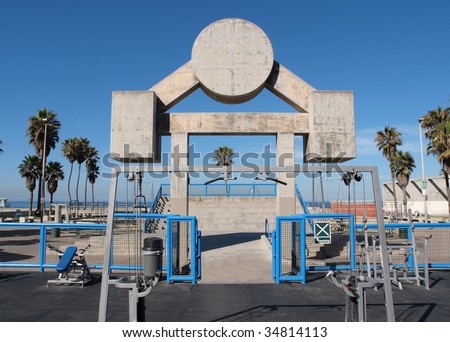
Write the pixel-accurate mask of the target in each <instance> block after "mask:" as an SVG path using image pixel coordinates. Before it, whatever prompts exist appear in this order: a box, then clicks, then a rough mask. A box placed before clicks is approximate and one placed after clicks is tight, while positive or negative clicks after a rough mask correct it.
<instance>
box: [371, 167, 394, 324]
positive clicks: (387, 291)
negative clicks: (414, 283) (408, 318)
mask: <svg viewBox="0 0 450 342" xmlns="http://www.w3.org/2000/svg"><path fill="white" fill-rule="evenodd" d="M372 185H373V194H374V199H375V208H376V213H377V223H378V234H379V239H380V254H381V255H380V258H381V267H382V272H383V282H384V286H383V287H384V299H385V304H386V319H387V321H388V322H395V313H394V301H393V298H392V286H391V275H390V270H389V260H388V252H387V247H386V231H385V229H384V218H383V209H382V205H381V203H382V202H381V194H380V179H379V176H378V169H377V168H376V167H374V168H373V170H372ZM374 258H375V254H374ZM374 266H375V267H376V264H374ZM375 272H376V271H375Z"/></svg>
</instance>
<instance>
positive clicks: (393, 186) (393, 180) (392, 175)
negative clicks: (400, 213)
mask: <svg viewBox="0 0 450 342" xmlns="http://www.w3.org/2000/svg"><path fill="white" fill-rule="evenodd" d="M391 183H392V191H393V193H394V208H395V209H394V213H395V214H397V191H396V190H395V178H394V173H393V172H392V171H391Z"/></svg>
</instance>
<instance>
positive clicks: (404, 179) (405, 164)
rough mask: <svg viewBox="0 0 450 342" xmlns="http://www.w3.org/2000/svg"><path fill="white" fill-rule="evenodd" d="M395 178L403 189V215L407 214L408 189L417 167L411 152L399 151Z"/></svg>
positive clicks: (395, 164) (395, 161)
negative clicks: (412, 173) (410, 177)
mask: <svg viewBox="0 0 450 342" xmlns="http://www.w3.org/2000/svg"><path fill="white" fill-rule="evenodd" d="M393 164H394V170H395V177H396V178H397V181H398V185H399V186H400V188H401V189H402V193H403V213H404V214H406V212H407V198H406V187H407V186H408V183H409V176H410V175H411V172H412V171H413V170H414V168H415V167H416V164H415V163H414V158H413V156H412V155H411V153H409V152H403V151H398V152H397V155H396V156H395V158H394V160H393Z"/></svg>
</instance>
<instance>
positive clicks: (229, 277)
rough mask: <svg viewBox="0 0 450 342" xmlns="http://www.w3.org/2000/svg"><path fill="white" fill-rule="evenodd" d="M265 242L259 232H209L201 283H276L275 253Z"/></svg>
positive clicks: (206, 233)
mask: <svg viewBox="0 0 450 342" xmlns="http://www.w3.org/2000/svg"><path fill="white" fill-rule="evenodd" d="M202 233H203V232H202ZM264 239H266V237H265V236H264V235H261V234H257V233H236V232H220V233H216V232H205V234H204V235H203V236H202V246H203V247H204V252H202V279H201V280H200V281H199V283H200V284H272V283H273V280H272V251H271V247H269V246H268V244H269V243H268V242H266V241H264Z"/></svg>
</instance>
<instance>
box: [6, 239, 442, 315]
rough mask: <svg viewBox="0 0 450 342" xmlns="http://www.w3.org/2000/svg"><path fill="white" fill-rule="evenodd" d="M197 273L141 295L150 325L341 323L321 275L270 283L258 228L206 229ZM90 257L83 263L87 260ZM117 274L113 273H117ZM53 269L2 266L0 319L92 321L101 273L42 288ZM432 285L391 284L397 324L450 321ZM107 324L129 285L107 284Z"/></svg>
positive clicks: (374, 304)
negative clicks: (197, 278) (195, 279)
mask: <svg viewBox="0 0 450 342" xmlns="http://www.w3.org/2000/svg"><path fill="white" fill-rule="evenodd" d="M202 250H203V253H202V262H203V278H202V280H201V282H200V283H199V284H198V285H192V284H189V283H184V284H167V283H166V282H165V281H161V282H160V283H159V284H158V285H157V286H156V287H155V289H154V290H153V291H152V292H151V293H150V295H148V296H147V297H146V299H145V300H146V320H147V321H153V322H179V321H183V322H190V321H197V322H198V321H200V322H204V321H238V322H266V321H267V322H288V321H289V322H321V321H327V322H343V321H344V319H345V295H344V293H343V291H342V290H341V289H338V288H337V287H335V286H333V285H332V284H330V283H329V282H328V281H327V280H326V279H324V274H323V273H321V274H319V273H315V274H314V273H313V274H308V275H307V283H306V284H305V285H302V284H297V283H289V284H279V285H277V284H274V283H273V281H272V280H271V279H270V277H271V258H270V255H271V253H270V249H269V247H268V246H267V245H265V241H264V239H261V234H260V233H248V232H239V231H234V232H228V233H223V232H221V233H212V232H211V233H206V232H205V233H204V236H203V240H202ZM88 261H89V260H88ZM118 276H119V275H118ZM56 277H57V273H56V272H55V271H53V270H48V271H47V272H45V273H39V272H34V271H29V270H20V271H14V272H13V271H7V270H5V269H0V322H2V321H3V322H15V321H19V322H41V321H60V322H61V321H62V322H82V321H87V322H89V321H91V322H95V321H97V318H98V306H99V299H100V283H101V279H100V275H98V276H97V277H96V278H95V279H94V281H92V283H91V284H89V285H87V286H85V287H84V288H80V287H79V286H73V285H72V286H51V287H46V284H47V280H48V279H55V278H56ZM430 280H431V290H425V289H424V287H423V286H421V287H419V286H416V285H405V286H404V290H403V291H401V290H399V289H397V288H396V287H395V286H393V299H394V310H395V316H396V320H397V321H402V322H422V321H426V322H450V300H449V298H450V271H432V272H431V277H430ZM367 302H368V308H367V312H368V320H369V321H384V320H385V319H386V315H385V307H384V293H383V291H382V290H379V291H374V290H369V291H368V292H367ZM107 320H108V321H116V322H125V321H127V320H128V294H127V290H124V289H117V288H115V287H114V286H110V294H109V306H108V317H107Z"/></svg>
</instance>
